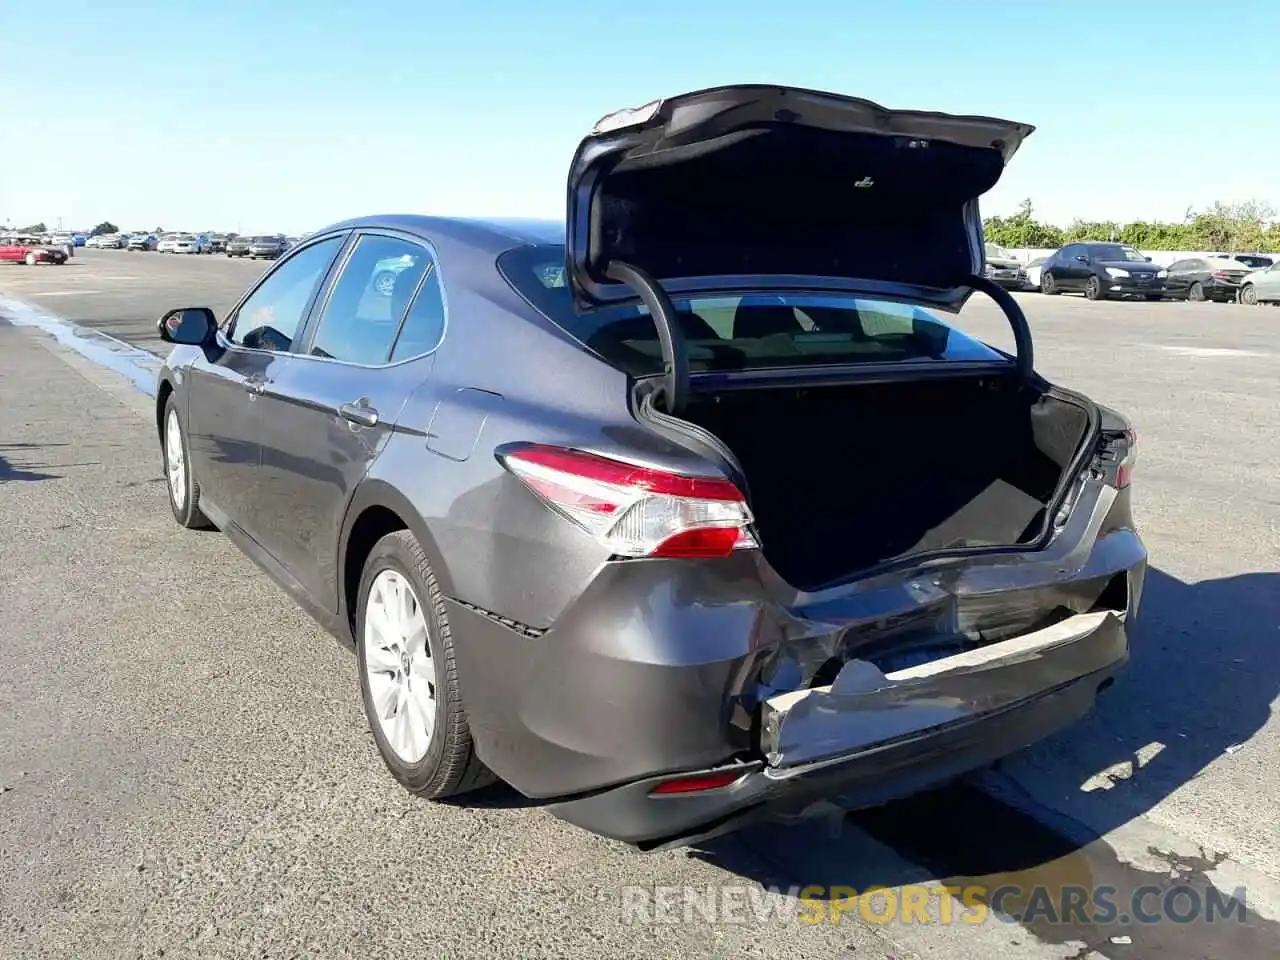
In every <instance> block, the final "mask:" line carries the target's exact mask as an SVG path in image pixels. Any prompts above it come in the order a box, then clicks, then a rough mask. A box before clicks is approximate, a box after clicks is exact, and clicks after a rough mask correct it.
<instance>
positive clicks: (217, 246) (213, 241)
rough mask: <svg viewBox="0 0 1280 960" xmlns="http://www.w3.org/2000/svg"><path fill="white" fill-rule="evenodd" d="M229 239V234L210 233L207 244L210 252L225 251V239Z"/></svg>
mask: <svg viewBox="0 0 1280 960" xmlns="http://www.w3.org/2000/svg"><path fill="white" fill-rule="evenodd" d="M230 239H231V234H226V233H211V234H209V246H210V247H211V252H212V253H225V252H226V250H227V241H228V240H230Z"/></svg>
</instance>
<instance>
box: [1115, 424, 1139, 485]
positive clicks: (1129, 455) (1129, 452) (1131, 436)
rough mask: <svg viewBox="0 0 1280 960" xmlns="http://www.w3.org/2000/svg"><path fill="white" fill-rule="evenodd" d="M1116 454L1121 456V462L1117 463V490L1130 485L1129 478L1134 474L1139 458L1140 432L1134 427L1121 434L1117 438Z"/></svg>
mask: <svg viewBox="0 0 1280 960" xmlns="http://www.w3.org/2000/svg"><path fill="white" fill-rule="evenodd" d="M1115 447H1116V448H1117V449H1116V451H1115V456H1117V457H1119V463H1117V464H1116V472H1115V486H1116V489H1117V490H1123V489H1124V488H1125V487H1127V486H1128V485H1129V480H1130V478H1131V477H1132V475H1133V465H1134V463H1135V462H1136V461H1137V459H1138V433H1137V431H1136V430H1134V429H1133V428H1132V427H1130V428H1129V429H1128V430H1126V431H1124V433H1122V434H1119V435H1118V436H1117V439H1116V443H1115Z"/></svg>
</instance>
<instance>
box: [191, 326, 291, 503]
mask: <svg viewBox="0 0 1280 960" xmlns="http://www.w3.org/2000/svg"><path fill="white" fill-rule="evenodd" d="M287 360H288V357H287V355H285V354H280V353H273V352H269V351H265V350H248V349H245V348H244V347H242V346H240V345H237V344H234V343H232V342H230V341H227V340H223V339H222V338H219V345H218V346H217V347H215V348H210V349H209V350H208V351H206V353H205V355H204V356H203V357H201V358H200V359H198V360H196V362H195V363H193V364H192V365H191V367H190V369H189V370H188V373H187V377H188V379H187V395H188V404H187V442H188V444H189V445H190V448H191V469H192V475H193V476H195V477H198V478H199V482H200V498H201V500H202V501H205V502H207V503H209V504H211V505H212V506H214V507H216V508H218V509H219V510H221V511H222V512H223V513H225V514H226V515H227V517H228V518H229V519H230V520H231V521H232V522H234V523H236V524H237V525H238V524H240V523H241V522H242V521H243V519H244V517H245V513H246V511H247V508H248V505H249V504H250V503H251V502H252V500H253V495H254V490H255V487H256V486H257V482H258V457H259V450H258V446H259V444H258V420H259V418H258V412H259V411H258V403H257V399H258V395H259V393H260V391H261V390H262V388H263V387H264V386H265V385H266V383H267V382H268V381H269V380H270V379H271V378H272V377H273V376H275V374H276V373H277V372H278V371H279V369H280V367H281V366H282V365H283V364H284V363H286V362H287Z"/></svg>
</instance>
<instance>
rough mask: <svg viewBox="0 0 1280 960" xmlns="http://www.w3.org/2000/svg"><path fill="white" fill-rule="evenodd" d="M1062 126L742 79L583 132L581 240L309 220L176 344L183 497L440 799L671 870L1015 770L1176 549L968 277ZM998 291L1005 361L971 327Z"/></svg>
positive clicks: (416, 780) (174, 484) (1125, 451)
mask: <svg viewBox="0 0 1280 960" xmlns="http://www.w3.org/2000/svg"><path fill="white" fill-rule="evenodd" d="M782 116H786V117H789V118H790V119H789V121H788V122H786V123H778V122H774V118H775V117H782ZM1032 129H1033V128H1031V127H1030V126H1028V125H1026V124H1021V123H1015V122H1011V121H1005V120H999V119H994V118H985V117H974V116H944V115H940V114H938V113H935V112H909V111H895V110H887V109H885V108H883V107H881V106H879V105H876V104H871V103H869V102H867V101H864V100H857V99H853V98H848V97H841V96H836V95H832V94H823V93H819V92H815V91H797V90H791V89H787V88H784V87H778V86H775V85H771V86H763V85H761V86H732V87H721V88H718V89H710V90H703V91H700V92H697V93H692V94H684V95H680V96H676V97H673V98H668V99H664V100H658V101H654V102H653V103H651V104H650V105H649V106H648V107H645V108H640V109H638V110H630V111H624V112H621V113H620V114H614V115H611V116H610V117H608V118H605V119H604V120H602V121H601V122H600V123H599V124H597V126H596V127H595V129H594V130H593V131H592V132H591V133H590V134H589V135H588V136H587V137H586V138H584V140H583V141H582V142H581V144H580V145H579V147H578V150H577V152H576V154H575V156H574V159H573V162H572V165H571V167H570V170H569V175H568V178H567V180H568V189H567V191H566V196H567V210H566V219H565V220H564V221H563V222H560V223H534V222H525V223H513V222H512V221H509V220H508V221H498V222H484V221H479V220H455V219H446V218H430V217H420V216H380V217H370V218H367V219H360V220H353V221H347V222H344V223H338V224H334V225H332V226H331V227H328V228H325V229H322V230H320V231H319V232H317V233H316V234H314V235H313V236H311V237H310V238H308V239H307V240H306V241H305V242H303V243H301V244H299V245H298V246H297V247H295V248H294V249H293V250H290V251H289V252H288V253H287V254H285V256H284V257H282V258H281V260H280V261H279V262H278V263H277V264H275V265H274V266H273V267H271V268H270V269H268V270H267V271H265V273H264V275H263V276H262V277H260V278H259V279H257V280H256V281H255V282H254V283H253V285H252V286H251V287H250V288H249V289H248V290H247V291H246V292H245V295H244V296H243V297H242V298H241V300H240V301H239V303H238V304H237V305H236V306H235V307H234V308H233V309H232V310H231V311H230V312H229V313H228V314H227V315H226V316H225V317H223V318H221V320H220V322H219V318H216V317H214V315H213V312H212V311H211V310H210V309H208V308H205V307H187V308H179V309H175V310H172V311H169V312H168V313H166V314H165V315H164V316H163V317H161V318H160V319H159V321H158V325H157V326H158V331H159V334H160V336H161V337H162V338H163V339H164V340H165V341H167V342H168V343H170V344H173V349H172V352H171V353H170V355H169V356H168V358H167V359H166V360H165V362H164V364H163V365H162V367H161V369H160V371H159V374H158V381H157V384H156V407H155V413H156V427H157V435H158V439H159V441H160V448H161V451H162V455H163V458H164V460H163V464H164V475H165V477H166V478H167V483H166V489H167V490H168V499H169V503H170V508H171V512H172V515H173V517H174V519H175V520H176V522H177V523H178V524H180V525H181V526H184V527H207V526H210V525H215V526H217V527H219V528H221V529H222V530H224V531H226V532H227V534H228V535H229V536H230V537H231V539H232V540H233V542H234V543H235V544H237V545H238V546H239V548H240V549H241V550H243V551H244V552H245V553H247V554H248V555H249V556H250V557H252V558H253V559H254V560H255V561H256V562H257V563H258V564H259V566H260V567H261V568H263V569H264V570H266V571H268V572H270V573H271V574H272V575H273V576H274V577H275V578H276V579H277V580H278V581H279V582H280V583H281V584H282V585H283V586H284V588H285V589H286V590H287V591H289V592H290V594H291V595H292V596H294V597H295V598H299V599H300V600H301V601H302V603H303V604H304V606H305V608H306V609H307V610H308V611H310V612H311V613H312V615H313V616H315V617H316V618H317V620H318V621H319V622H321V623H322V624H324V625H325V626H327V628H328V629H329V630H330V631H332V632H333V633H334V634H335V635H336V636H338V637H339V638H340V639H342V640H344V641H345V642H346V643H347V644H349V645H352V646H354V647H355V649H356V657H357V664H358V667H357V671H356V673H357V675H358V680H357V681H356V682H358V684H359V688H360V694H359V695H360V696H361V698H362V700H363V704H364V709H365V715H366V718H367V721H368V723H369V725H370V728H371V729H372V733H373V739H374V742H375V744H376V745H377V748H378V750H379V752H380V753H381V755H382V757H383V760H384V762H385V764H386V766H387V768H388V770H389V772H390V774H391V775H392V776H393V777H394V778H395V779H396V780H398V781H399V782H400V783H401V784H402V785H403V786H404V787H406V788H407V789H408V790H410V791H413V792H414V793H416V794H419V795H421V796H424V797H427V798H431V799H443V798H446V797H450V796H453V795H458V794H462V793H464V792H466V791H468V790H473V789H475V788H477V787H479V786H482V785H484V784H487V783H490V782H492V781H493V780H494V779H495V778H500V779H502V780H505V781H506V782H507V783H508V784H510V785H511V786H512V787H513V788H514V789H515V790H516V791H519V792H520V793H521V794H523V795H524V796H525V797H529V798H532V799H533V800H534V801H535V802H541V803H544V804H546V805H548V807H549V810H550V811H551V812H552V813H554V814H556V815H558V816H561V817H563V818H564V819H566V820H568V821H570V822H572V823H575V824H577V825H579V826H582V827H585V828H587V829H589V830H592V831H594V832H596V833H598V834H602V835H604V836H608V837H612V838H614V839H617V840H621V841H625V842H627V843H631V844H635V845H637V846H640V847H642V848H645V849H657V848H662V847H670V846H682V845H686V844H689V843H692V842H694V841H695V840H697V839H699V838H702V837H707V836H711V835H714V834H717V833H723V832H726V831H729V830H732V829H734V828H736V827H738V826H741V825H743V824H745V823H747V822H749V821H751V820H752V819H757V818H760V817H762V816H764V815H767V814H769V813H770V812H787V813H800V812H804V811H806V810H810V809H812V807H813V806H820V804H817V801H819V800H820V799H822V798H825V797H839V798H840V801H841V805H847V806H850V807H855V806H866V805H878V804H881V803H885V802H887V801H889V800H892V799H894V798H895V797H898V796H902V795H904V794H907V793H912V792H915V791H918V790H921V789H924V788H926V787H929V786H932V785H934V784H936V783H938V782H942V781H945V780H949V779H952V778H954V777H957V776H960V775H961V774H963V773H965V772H967V771H970V770H973V769H976V768H979V767H981V766H984V765H986V764H988V763H991V762H993V761H994V760H996V759H998V758H1000V757H1002V756H1007V755H1008V754H1010V753H1013V752H1015V751H1017V750H1020V749H1022V748H1023V747H1025V746H1027V745H1028V744H1031V743H1034V742H1036V741H1038V740H1041V739H1043V738H1044V737H1046V736H1048V735H1050V734H1052V733H1055V732H1057V731H1058V730H1060V729H1062V728H1064V727H1066V726H1068V725H1070V724H1072V723H1073V722H1075V721H1076V720H1078V719H1079V718H1080V717H1082V716H1084V715H1085V714H1086V713H1087V712H1088V711H1089V710H1090V709H1091V707H1092V706H1093V704H1094V702H1095V698H1096V696H1097V695H1098V691H1099V690H1101V689H1105V688H1106V687H1107V686H1108V682H1109V680H1110V679H1111V678H1112V677H1113V676H1114V674H1115V673H1116V672H1117V671H1119V670H1120V669H1122V667H1123V665H1124V664H1125V662H1126V661H1127V659H1128V656H1129V641H1128V631H1129V630H1130V628H1131V627H1132V625H1133V619H1134V617H1135V616H1136V615H1137V611H1138V609H1139V602H1140V597H1141V594H1142V589H1143V581H1144V574H1145V572H1146V567H1147V556H1146V549H1145V547H1144V546H1143V543H1142V540H1141V538H1140V536H1139V534H1138V532H1137V530H1136V529H1135V524H1134V519H1133V516H1132V512H1131V508H1130V479H1131V472H1132V468H1133V464H1134V458H1135V457H1136V455H1137V438H1136V435H1135V433H1134V431H1133V428H1132V426H1131V424H1130V423H1129V422H1128V421H1127V420H1126V419H1125V418H1124V417H1123V416H1122V415H1121V414H1119V413H1117V412H1115V411H1113V410H1110V409H1108V408H1106V407H1104V406H1101V405H1099V404H1097V403H1095V402H1093V401H1092V400H1090V399H1089V398H1087V397H1085V396H1084V395H1082V394H1080V393H1078V392H1075V391H1072V390H1068V389H1065V388H1062V387H1059V386H1056V385H1054V384H1051V383H1049V382H1047V381H1046V380H1045V379H1044V378H1043V377H1042V376H1041V375H1040V374H1039V373H1037V372H1036V370H1035V369H1034V366H1033V363H1032V349H1033V344H1032V332H1031V330H1030V328H1029V326H1028V324H1027V321H1026V317H1025V316H1024V315H1023V313H1022V311H1021V309H1020V308H1019V307H1018V304H1017V302H1016V301H1015V299H1014V298H1012V297H1010V296H1009V295H1008V294H1007V293H1006V292H1005V291H1004V290H1002V289H1000V288H999V287H998V286H997V285H996V284H995V283H993V282H992V281H991V280H988V279H986V278H983V277H981V276H979V275H978V274H980V273H981V271H982V267H983V262H984V257H983V255H982V251H981V249H980V244H981V242H982V224H981V219H980V215H979V212H978V204H977V202H976V201H977V198H978V197H979V196H981V195H983V194H985V193H986V192H987V191H988V190H990V189H991V188H992V187H993V186H994V185H995V184H996V183H997V182H998V180H999V179H1000V177H1001V174H1002V173H1003V171H1004V168H1005V165H1006V163H1007V162H1008V160H1009V158H1010V157H1011V156H1012V155H1013V154H1014V153H1015V152H1016V151H1017V149H1018V148H1019V146H1020V145H1021V143H1022V141H1023V140H1024V139H1025V138H1026V137H1027V136H1028V135H1030V134H1031V132H1032ZM882 130H883V131H884V132H883V133H882V132H880V131H882ZM740 134H751V135H740ZM920 147H932V148H933V149H918V148H920ZM851 171H852V174H853V175H851ZM761 182H763V183H787V184H788V188H787V190H788V195H787V200H786V202H784V203H768V204H764V205H763V206H762V207H760V208H758V209H757V210H754V211H753V212H752V216H751V217H750V218H748V219H744V218H743V217H742V215H741V204H742V200H741V198H742V197H743V196H747V195H749V194H750V193H751V191H752V190H754V189H755V188H756V185H757V184H759V183H761ZM871 182H874V187H875V190H876V191H878V192H879V196H878V198H877V202H868V201H867V199H866V194H865V190H864V189H863V188H864V187H865V186H866V185H867V184H868V183H871ZM897 198H910V203H911V204H913V209H912V214H913V215H912V216H910V217H906V218H903V217H902V216H901V207H902V204H900V203H898V202H895V201H896V199H897ZM904 202H906V201H905V200H904ZM689 222H693V223H696V224H697V225H698V231H697V234H696V239H694V238H693V237H691V236H690V234H689V233H687V232H686V230H685V229H684V228H685V226H686V224H687V223H689ZM566 224H567V233H566V226H565V225H566ZM890 238H892V242H890ZM904 249H906V250H914V251H917V252H918V255H916V256H912V257H903V256H900V255H899V251H901V250H904ZM405 257H407V258H408V262H407V264H406V266H405V269H403V270H401V271H399V273H398V275H397V277H396V281H395V284H394V288H393V290H392V295H391V296H390V297H384V296H379V295H371V291H370V287H371V285H372V282H373V278H374V276H376V275H377V271H378V270H379V269H382V268H383V265H385V264H386V263H388V262H389V261H395V260H397V259H400V260H402V261H403V258H405ZM742 264H751V265H752V273H751V275H749V276H744V275H743V268H742ZM979 293H981V294H982V295H985V296H990V297H991V298H992V299H993V300H994V301H995V302H996V304H998V306H999V309H1001V310H1002V312H1003V313H1004V315H1005V317H1006V319H1007V321H1008V322H1009V324H1010V326H1011V327H1012V329H1013V335H1014V336H1013V339H1014V342H1015V343H1016V344H1017V345H1018V346H1017V347H1016V348H1015V349H1014V351H1013V352H1012V353H1005V352H1001V351H998V350H996V349H993V348H991V347H989V346H987V345H986V344H984V343H982V342H980V341H977V340H975V339H973V338H971V337H968V336H966V335H965V334H964V333H962V332H961V331H960V330H959V329H957V328H955V327H952V326H950V325H949V324H948V323H947V322H945V321H944V319H943V315H947V314H952V313H955V312H957V311H959V310H960V309H961V308H962V307H963V305H964V304H965V303H966V301H967V300H968V299H969V298H970V297H971V296H973V295H975V294H979ZM450 314H451V315H452V317H451V319H453V318H456V319H457V320H459V321H461V322H454V323H450V322H447V320H446V317H447V315H450ZM545 371H554V377H555V388H554V389H548V387H547V375H545V374H542V373H541V372H545ZM837 374H838V375H837ZM796 450H802V451H804V458H805V462H804V465H803V469H797V466H796V460H795V457H794V456H792V455H790V454H791V452H794V451H796ZM869 460H870V461H874V463H875V464H879V465H880V466H879V467H878V468H867V467H868V462H869ZM939 464H945V465H946V472H947V474H948V476H947V479H946V482H939V474H938V470H939ZM207 589H209V590H211V591H212V590H225V589H227V587H226V585H225V584H223V583H219V582H215V581H212V580H211V581H210V582H209V583H208V587H207ZM192 602H193V603H198V602H199V599H198V597H195V596H193V597H192ZM293 659H294V661H295V668H299V669H305V665H306V662H307V659H306V656H305V654H304V655H300V656H298V657H295V658H293ZM353 693H354V691H353ZM282 756H284V755H283V754H282ZM282 762H292V763H294V764H295V765H296V766H297V767H298V768H299V769H302V768H303V767H304V765H305V764H306V763H307V758H306V756H305V755H303V754H302V753H298V754H297V755H296V756H295V758H294V760H292V761H289V760H288V759H287V758H286V759H285V760H283V761H282ZM291 778H292V775H290V774H283V775H282V777H281V779H282V780H284V781H287V780H289V779H291ZM828 809H829V807H828ZM957 829H963V824H959V825H958V827H957Z"/></svg>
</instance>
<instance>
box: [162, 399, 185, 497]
mask: <svg viewBox="0 0 1280 960" xmlns="http://www.w3.org/2000/svg"><path fill="white" fill-rule="evenodd" d="M164 463H165V468H166V472H167V473H168V475H169V495H170V496H171V497H173V504H174V506H176V507H177V508H178V509H179V510H181V509H182V508H183V507H185V506H186V505H187V460H186V456H185V455H184V453H183V450H182V426H181V425H180V424H179V423H178V412H177V411H176V410H170V411H169V416H168V417H167V418H166V419H165V425H164Z"/></svg>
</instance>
